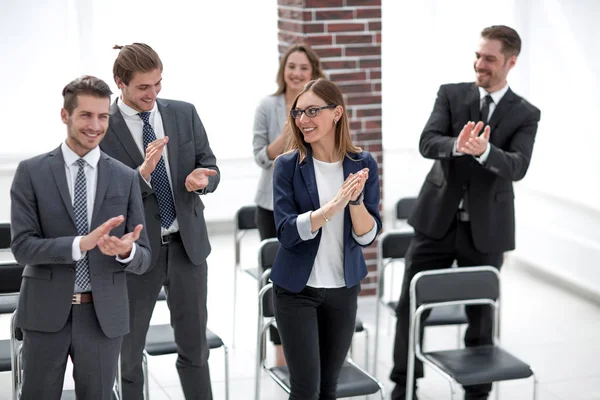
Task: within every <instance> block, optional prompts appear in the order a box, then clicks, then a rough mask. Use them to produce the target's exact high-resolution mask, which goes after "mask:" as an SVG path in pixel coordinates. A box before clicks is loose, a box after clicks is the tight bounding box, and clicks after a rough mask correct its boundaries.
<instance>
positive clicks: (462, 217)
mask: <svg viewBox="0 0 600 400" xmlns="http://www.w3.org/2000/svg"><path fill="white" fill-rule="evenodd" d="M456 219H457V220H458V221H460V222H469V221H470V220H471V216H470V215H469V213H468V212H466V211H465V210H458V211H457V212H456Z"/></svg>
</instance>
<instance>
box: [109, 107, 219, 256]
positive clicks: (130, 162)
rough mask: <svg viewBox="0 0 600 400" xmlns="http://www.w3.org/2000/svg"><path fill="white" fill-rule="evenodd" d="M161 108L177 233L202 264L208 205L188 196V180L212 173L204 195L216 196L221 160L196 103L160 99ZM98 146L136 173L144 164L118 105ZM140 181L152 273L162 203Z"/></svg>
mask: <svg viewBox="0 0 600 400" xmlns="http://www.w3.org/2000/svg"><path fill="white" fill-rule="evenodd" d="M157 105H158V110H159V111H160V115H161V118H162V122H163V127H164V130H165V135H166V136H168V137H169V143H168V144H167V151H168V154H169V169H170V173H171V182H172V183H173V197H174V198H175V210H176V212H177V222H178V223H179V232H180V234H181V239H182V241H183V245H184V247H185V251H186V253H187V255H188V257H189V259H190V261H191V262H192V263H193V264H196V265H199V264H201V263H202V262H204V260H206V257H208V255H209V254H210V250H211V248H210V242H209V241H208V234H207V232H206V222H205V220H204V203H202V200H201V199H200V196H199V195H198V194H197V193H194V192H188V191H187V189H186V188H185V178H186V177H187V176H188V175H189V174H190V172H192V171H193V170H194V169H195V168H199V167H203V168H211V169H214V170H216V171H217V175H215V176H210V177H209V183H208V186H207V187H206V188H205V189H204V190H203V191H202V193H210V192H213V191H214V190H215V189H216V188H217V186H218V184H219V181H220V173H219V168H218V167H217V160H216V158H215V156H214V154H213V152H212V150H211V148H210V145H209V142H208V137H207V136H206V131H205V130H204V126H203V125H202V122H201V121H200V117H199V116H198V113H197V112H196V108H195V107H194V106H193V105H192V104H190V103H186V102H183V101H175V100H165V99H158V100H157ZM100 147H101V148H102V151H104V152H105V153H106V154H108V155H110V156H111V157H114V158H116V159H117V160H119V161H121V162H122V163H123V164H125V165H127V166H129V167H131V168H134V169H137V168H138V167H139V166H140V165H142V163H143V162H144V155H143V154H142V153H141V152H140V150H139V149H138V147H137V145H136V144H135V141H134V140H133V137H132V136H131V132H130V131H129V128H127V124H126V123H125V120H124V119H123V115H122V114H121V111H120V110H119V107H118V106H117V104H116V102H115V103H113V104H112V106H111V108H110V124H109V128H108V131H107V132H106V137H105V138H104V140H102V142H101V143H100ZM138 176H139V182H140V187H141V190H142V198H143V201H144V212H145V215H146V225H147V229H146V232H147V233H148V236H149V238H150V245H151V248H152V262H151V268H153V267H154V265H155V264H156V260H157V259H158V255H159V254H160V237H161V229H160V213H159V210H158V200H157V198H156V196H155V194H154V190H153V189H152V187H150V186H148V185H147V184H146V181H144V179H143V178H142V177H141V175H140V174H139V172H138Z"/></svg>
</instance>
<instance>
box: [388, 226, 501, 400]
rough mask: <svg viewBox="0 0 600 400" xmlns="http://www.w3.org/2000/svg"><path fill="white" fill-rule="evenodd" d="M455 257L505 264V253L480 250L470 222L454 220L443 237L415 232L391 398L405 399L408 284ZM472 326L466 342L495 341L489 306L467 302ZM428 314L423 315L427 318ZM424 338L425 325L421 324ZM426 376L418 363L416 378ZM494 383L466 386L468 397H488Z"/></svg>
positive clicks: (470, 261)
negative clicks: (435, 237)
mask: <svg viewBox="0 0 600 400" xmlns="http://www.w3.org/2000/svg"><path fill="white" fill-rule="evenodd" d="M454 260H456V262H457V264H458V266H459V267H467V266H477V265H491V266H494V267H496V268H498V269H500V267H501V266H502V262H503V253H481V252H479V251H478V250H477V249H476V248H475V246H474V244H473V239H472V236H471V226H470V223H469V222H458V221H457V222H454V223H453V225H452V226H451V227H450V229H449V230H448V233H446V235H445V236H444V237H443V238H441V239H439V240H438V239H433V238H430V237H427V236H425V235H422V234H420V233H418V232H415V236H414V238H413V240H412V241H411V244H410V246H409V248H408V251H407V254H406V260H405V261H406V268H405V271H404V281H403V282H402V293H401V294H400V301H399V303H398V307H397V308H396V316H397V321H396V337H395V342H394V367H393V369H392V372H391V374H390V379H391V380H392V381H393V382H395V383H396V387H395V388H394V391H393V392H392V400H400V399H402V400H404V398H405V388H406V373H407V360H408V330H409V329H408V328H409V313H410V298H409V287H410V281H411V280H412V278H413V277H414V276H415V275H416V274H417V273H419V272H421V271H429V270H436V269H442V268H450V267H451V266H452V263H453V261H454ZM466 314H467V317H468V319H469V326H468V328H467V331H466V333H465V346H467V347H469V346H478V345H485V344H492V342H493V332H492V327H493V313H492V310H491V308H490V307H489V306H468V307H466ZM427 315H428V314H425V315H424V316H423V318H427ZM421 327H422V328H421V339H422V338H423V333H424V329H423V326H422V325H421ZM422 377H423V363H421V362H420V361H419V360H417V361H416V364H415V379H417V378H422ZM491 387H492V385H491V384H486V385H476V386H466V387H465V399H486V398H487V395H488V393H489V391H490V390H491Z"/></svg>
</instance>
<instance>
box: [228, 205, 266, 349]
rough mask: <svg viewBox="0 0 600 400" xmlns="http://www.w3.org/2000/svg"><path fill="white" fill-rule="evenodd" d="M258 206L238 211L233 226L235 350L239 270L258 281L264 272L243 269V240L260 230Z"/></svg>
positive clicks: (233, 335) (232, 338)
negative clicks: (251, 232)
mask: <svg viewBox="0 0 600 400" xmlns="http://www.w3.org/2000/svg"><path fill="white" fill-rule="evenodd" d="M255 215H256V206H254V205H252V206H243V207H241V208H240V209H239V210H237V211H236V213H235V217H234V224H233V250H234V257H235V264H234V269H233V323H232V333H231V346H232V347H233V348H235V322H236V311H237V276H238V271H239V270H244V271H245V272H247V273H248V274H249V275H250V276H252V277H254V278H255V279H258V278H259V277H260V274H261V272H262V271H260V270H259V268H258V267H250V268H242V265H241V249H242V238H243V237H244V236H245V235H246V233H248V232H249V231H252V230H255V229H258V228H257V227H256V219H255Z"/></svg>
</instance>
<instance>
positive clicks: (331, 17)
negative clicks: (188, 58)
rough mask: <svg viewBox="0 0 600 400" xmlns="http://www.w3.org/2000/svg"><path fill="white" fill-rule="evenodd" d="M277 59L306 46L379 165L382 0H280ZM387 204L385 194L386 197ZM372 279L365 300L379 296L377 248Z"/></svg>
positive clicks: (368, 254) (369, 253)
mask: <svg viewBox="0 0 600 400" xmlns="http://www.w3.org/2000/svg"><path fill="white" fill-rule="evenodd" d="M277 8H278V27H279V32H278V37H279V54H280V55H281V54H283V53H284V52H285V50H286V49H287V48H288V46H289V45H290V44H293V43H297V42H306V43H308V44H310V45H311V47H312V48H313V49H314V50H315V51H316V52H317V54H318V55H319V57H321V63H322V65H323V69H324V70H325V74H326V75H327V77H328V78H329V79H331V80H332V81H334V82H335V83H336V84H337V85H338V86H339V87H340V88H341V89H342V92H343V93H344V97H345V100H346V104H347V106H348V110H347V111H348V115H349V116H350V129H351V131H352V134H353V138H354V141H355V143H356V144H357V145H359V146H361V147H362V148H363V149H365V150H367V151H369V152H370V153H371V154H372V155H373V157H375V159H376V160H377V163H378V164H379V177H380V179H381V183H382V187H383V168H382V165H383V154H382V147H381V0H278V6H277ZM382 199H383V193H382ZM364 254H365V259H366V260H367V266H368V268H369V276H368V277H367V278H366V279H365V280H364V281H363V282H362V288H363V290H362V293H361V294H363V295H364V294H375V285H376V282H377V277H376V270H377V268H376V247H375V245H373V246H371V247H370V248H368V249H365V250H364Z"/></svg>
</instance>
